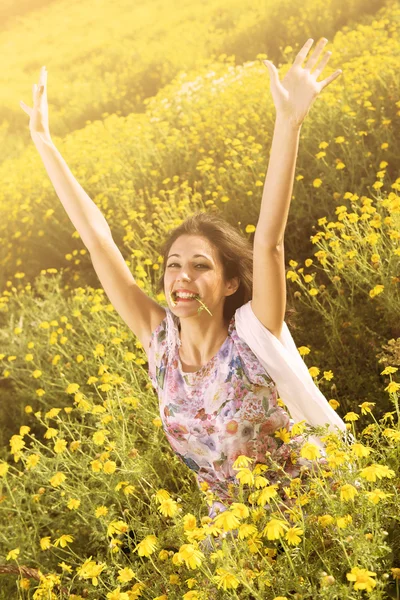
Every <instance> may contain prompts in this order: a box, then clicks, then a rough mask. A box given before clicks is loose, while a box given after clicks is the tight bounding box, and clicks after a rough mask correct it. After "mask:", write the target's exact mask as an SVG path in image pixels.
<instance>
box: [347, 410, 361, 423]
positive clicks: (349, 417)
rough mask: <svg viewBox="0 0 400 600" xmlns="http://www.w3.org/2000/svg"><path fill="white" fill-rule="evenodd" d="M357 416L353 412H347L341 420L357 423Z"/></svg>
mask: <svg viewBox="0 0 400 600" xmlns="http://www.w3.org/2000/svg"><path fill="white" fill-rule="evenodd" d="M359 418H360V417H359V415H358V414H357V413H355V412H352V411H350V412H348V413H347V414H346V415H344V417H343V419H344V420H345V421H357V420H358V419H359Z"/></svg>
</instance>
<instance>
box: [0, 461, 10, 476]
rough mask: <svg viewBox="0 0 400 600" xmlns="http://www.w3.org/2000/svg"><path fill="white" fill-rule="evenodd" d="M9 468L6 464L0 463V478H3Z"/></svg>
mask: <svg viewBox="0 0 400 600" xmlns="http://www.w3.org/2000/svg"><path fill="white" fill-rule="evenodd" d="M9 468H10V467H9V465H8V464H7V463H6V462H0V477H5V476H6V475H7V472H8V469H9Z"/></svg>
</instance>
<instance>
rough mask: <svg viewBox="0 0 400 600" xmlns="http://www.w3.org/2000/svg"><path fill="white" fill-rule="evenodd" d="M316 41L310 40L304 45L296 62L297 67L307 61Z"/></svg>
mask: <svg viewBox="0 0 400 600" xmlns="http://www.w3.org/2000/svg"><path fill="white" fill-rule="evenodd" d="M313 43H314V40H313V39H312V38H309V39H308V40H307V41H306V43H305V44H304V46H303V47H302V49H301V50H300V51H299V52H298V54H297V56H296V58H295V60H294V64H295V65H301V64H303V62H304V61H305V58H306V56H307V54H308V52H309V50H310V48H311V46H312V45H313Z"/></svg>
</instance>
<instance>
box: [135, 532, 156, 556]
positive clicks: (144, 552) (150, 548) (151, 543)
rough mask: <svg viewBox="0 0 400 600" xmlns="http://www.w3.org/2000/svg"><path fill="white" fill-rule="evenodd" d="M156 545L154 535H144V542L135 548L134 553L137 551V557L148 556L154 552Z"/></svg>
mask: <svg viewBox="0 0 400 600" xmlns="http://www.w3.org/2000/svg"><path fill="white" fill-rule="evenodd" d="M157 544H158V540H157V538H156V536H155V535H146V537H145V538H144V540H142V541H141V542H139V544H138V545H137V546H136V548H135V550H134V552H136V550H137V553H138V554H139V556H150V555H151V554H153V553H154V552H155V549H156V547H157Z"/></svg>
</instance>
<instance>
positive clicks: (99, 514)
mask: <svg viewBox="0 0 400 600" xmlns="http://www.w3.org/2000/svg"><path fill="white" fill-rule="evenodd" d="M107 513H108V508H107V507H106V506H99V507H98V508H96V510H95V512H94V514H95V517H96V518H97V519H99V518H100V517H104V516H105V515H106V514H107Z"/></svg>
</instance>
